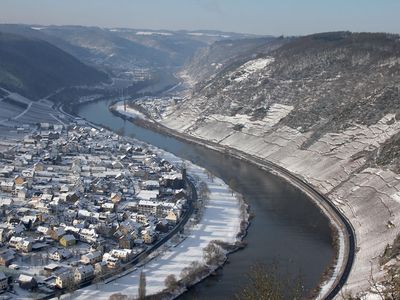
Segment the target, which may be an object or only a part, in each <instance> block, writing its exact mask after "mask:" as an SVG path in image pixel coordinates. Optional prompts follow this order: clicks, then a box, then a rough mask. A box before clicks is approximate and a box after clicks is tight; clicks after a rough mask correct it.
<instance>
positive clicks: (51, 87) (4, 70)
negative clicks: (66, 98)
mask: <svg viewBox="0 0 400 300" xmlns="http://www.w3.org/2000/svg"><path fill="white" fill-rule="evenodd" d="M106 80H107V75H106V74H104V73H102V72H99V71H97V70H96V69H93V68H92V67H89V66H87V65H85V64H83V63H82V62H80V61H79V60H77V59H76V58H74V57H73V56H71V55H70V54H67V53H66V52H64V51H62V50H60V49H59V48H57V47H55V46H53V45H51V44H49V43H48V42H46V41H43V40H39V39H34V38H26V37H23V36H20V35H14V34H9V33H2V32H0V86H2V87H4V88H6V89H9V90H12V91H16V92H18V93H20V94H22V95H24V96H27V97H28V98H31V99H38V98H41V97H45V96H47V95H48V94H50V93H52V92H54V91H56V90H58V89H60V88H63V87H68V86H74V85H90V84H96V83H99V82H101V81H106Z"/></svg>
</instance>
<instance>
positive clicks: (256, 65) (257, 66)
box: [234, 57, 274, 82]
mask: <svg viewBox="0 0 400 300" xmlns="http://www.w3.org/2000/svg"><path fill="white" fill-rule="evenodd" d="M273 61H274V58H273V57H266V58H258V59H254V60H251V61H248V62H247V63H245V64H244V65H243V66H241V67H240V68H239V69H238V71H236V72H235V73H239V74H241V75H240V76H239V77H236V78H235V79H234V81H236V82H241V81H243V80H245V79H247V78H248V77H249V76H250V75H251V74H253V73H255V72H257V71H259V70H262V69H264V68H265V67H266V66H268V65H269V64H271V63H272V62H273Z"/></svg>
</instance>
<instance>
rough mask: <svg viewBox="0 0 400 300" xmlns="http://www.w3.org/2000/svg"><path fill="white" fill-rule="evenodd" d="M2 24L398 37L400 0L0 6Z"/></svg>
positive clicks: (38, 0) (46, 1)
mask: <svg viewBox="0 0 400 300" xmlns="http://www.w3.org/2000/svg"><path fill="white" fill-rule="evenodd" d="M0 23H23V24H40V25H85V26H100V27H126V28H138V29H169V30H180V29H187V30H198V29H215V30H222V31H233V32H243V33H254V34H266V35H304V34H309V33H316V32H326V31H337V30H350V31H373V32H392V33H400V0H274V1H273V0H0Z"/></svg>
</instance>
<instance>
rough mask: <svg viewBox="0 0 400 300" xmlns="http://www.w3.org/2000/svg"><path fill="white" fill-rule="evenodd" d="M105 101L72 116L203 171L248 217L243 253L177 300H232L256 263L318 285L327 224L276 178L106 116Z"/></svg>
mask: <svg viewBox="0 0 400 300" xmlns="http://www.w3.org/2000/svg"><path fill="white" fill-rule="evenodd" d="M109 103H110V101H100V102H93V103H87V104H84V105H82V106H80V107H79V109H78V114H79V115H80V116H81V117H83V118H85V119H87V120H88V121H91V122H93V123H95V124H98V125H101V126H104V127H107V128H110V129H112V130H114V131H117V130H118V131H119V132H123V134H125V135H127V136H131V137H134V138H137V139H139V140H142V141H144V142H147V143H149V144H152V145H155V146H157V147H159V148H162V149H164V150H166V151H169V152H171V153H174V154H175V155H177V156H179V157H182V158H184V159H187V160H190V161H192V162H194V163H195V164H197V165H199V166H202V167H204V168H206V169H208V170H209V171H210V172H212V173H213V174H215V175H216V176H218V177H220V178H222V179H223V180H225V182H227V183H229V182H232V180H234V181H235V182H236V184H235V190H236V191H237V192H239V193H241V194H242V195H243V197H244V199H245V201H246V202H247V203H248V204H249V205H250V212H251V213H252V214H253V215H254V218H253V219H252V220H251V225H250V227H249V230H248V234H247V236H246V237H245V239H244V240H245V242H247V244H248V245H247V247H246V248H244V249H243V250H240V251H238V252H235V253H233V254H231V255H230V256H229V263H228V264H226V265H225V266H224V268H223V269H222V270H221V271H219V272H217V274H216V276H212V277H209V278H207V279H206V280H204V281H202V282H201V283H200V284H198V285H196V286H195V287H193V288H191V289H190V290H189V291H188V292H187V293H185V294H184V295H182V296H181V297H180V299H193V298H195V299H232V298H233V297H234V295H235V293H237V291H238V289H239V288H240V287H241V286H243V284H244V283H245V282H246V277H245V273H246V272H247V271H248V270H249V269H250V267H251V266H252V265H254V264H256V263H265V264H271V263H274V264H276V265H277V266H278V268H279V271H280V272H281V273H282V274H294V275H298V274H300V276H301V278H302V282H303V284H304V286H305V288H306V289H307V290H310V289H313V288H314V287H315V286H317V285H318V283H319V281H320V278H321V275H322V273H323V272H324V271H325V270H326V268H327V267H328V266H329V265H330V263H331V261H332V259H333V257H334V250H333V248H332V246H331V231H330V228H329V220H328V219H327V217H326V216H324V215H323V214H322V213H321V212H320V210H319V209H318V208H317V207H316V206H315V205H314V204H313V203H312V202H311V201H310V200H309V199H307V197H306V196H305V195H304V194H302V193H301V192H300V191H298V190H297V189H296V188H294V187H293V186H291V185H290V184H289V183H287V182H286V181H284V180H282V179H281V178H279V177H277V176H275V175H273V174H271V173H268V172H266V171H262V170H260V169H259V168H257V167H255V166H253V165H252V164H249V163H246V162H243V161H241V160H238V159H235V158H232V157H229V156H227V155H224V154H221V153H218V152H215V151H213V150H210V149H206V148H204V147H202V146H198V145H194V144H191V143H185V142H182V141H180V140H178V139H175V138H173V137H169V136H164V135H162V134H160V133H157V132H153V131H151V130H149V129H145V128H142V127H139V126H136V125H134V124H132V123H131V122H128V121H124V120H122V119H121V118H119V117H116V116H114V115H113V114H112V113H110V112H109V110H108V105H109Z"/></svg>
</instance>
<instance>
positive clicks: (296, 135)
mask: <svg viewBox="0 0 400 300" xmlns="http://www.w3.org/2000/svg"><path fill="white" fill-rule="evenodd" d="M184 107H185V108H184V109H180V110H179V109H178V110H176V111H175V112H173V113H171V114H169V115H168V116H165V118H164V119H163V120H162V121H161V123H162V124H163V125H165V126H167V127H169V128H171V129H173V130H176V131H177V132H183V133H186V134H189V135H191V136H193V137H196V138H200V139H204V140H208V141H213V142H216V143H218V144H219V145H221V146H225V147H229V148H233V149H237V150H240V151H243V152H245V153H248V154H250V155H252V156H254V157H256V158H260V159H265V160H268V161H272V162H274V163H276V164H277V165H279V166H282V167H284V168H285V169H287V170H289V171H291V172H292V173H294V174H296V175H297V176H299V177H301V178H303V179H304V180H305V181H306V182H308V183H310V184H311V185H313V186H314V187H315V188H316V189H317V190H319V191H321V192H322V193H324V194H325V195H327V196H328V197H329V198H330V199H331V200H332V201H333V202H334V203H335V204H336V206H337V207H338V208H339V209H340V210H341V211H342V212H343V213H344V215H345V216H347V218H348V219H349V220H350V222H351V223H352V225H353V227H354V230H355V233H356V243H357V244H356V247H357V252H356V256H355V261H354V265H353V268H352V271H351V273H350V276H349V278H348V281H347V285H346V286H345V290H349V291H351V292H352V293H353V294H355V293H357V292H360V291H365V290H367V289H369V287H370V276H371V270H372V272H373V274H374V276H375V278H376V279H379V276H381V275H382V272H381V271H380V265H379V256H380V255H381V254H382V253H383V252H384V249H385V247H386V245H387V244H391V243H392V242H393V240H394V238H395V237H396V235H397V234H398V230H397V229H396V228H399V227H400V201H399V199H400V197H399V195H400V176H399V175H398V174H396V173H394V172H392V171H390V170H384V169H381V168H378V167H375V168H369V169H368V168H367V169H366V168H365V162H366V157H365V156H363V155H362V153H363V151H372V150H373V149H376V148H377V147H379V145H380V144H382V143H383V142H385V141H386V140H387V139H389V138H390V137H392V136H393V135H394V134H396V133H397V132H399V131H400V121H398V120H397V119H396V118H395V116H394V115H393V114H388V115H386V116H384V117H383V118H382V119H381V120H380V121H379V122H377V123H376V124H374V125H371V126H365V125H360V124H354V125H353V126H352V127H351V128H348V129H346V130H343V131H341V132H337V133H327V134H325V135H323V136H322V137H320V138H319V139H318V140H317V141H316V142H315V143H313V144H312V145H311V146H310V147H308V148H307V149H304V148H302V147H301V145H302V144H303V143H304V142H305V141H306V140H307V139H308V138H309V137H310V134H311V133H310V132H306V133H303V132H300V131H299V130H297V129H294V128H290V127H288V126H284V125H279V124H278V121H279V119H281V118H283V117H284V116H285V115H287V114H288V113H289V112H290V110H291V107H289V106H281V107H280V106H277V105H276V104H275V105H273V106H272V107H271V108H270V110H269V111H268V112H267V116H266V118H265V119H264V120H261V121H255V122H254V121H251V120H250V119H249V118H248V117H246V116H240V115H239V116H235V117H227V116H224V117H219V116H217V115H209V116H202V114H201V112H199V109H198V107H197V106H196V105H195V104H193V105H190V104H189V105H186V106H184ZM277 111H278V112H279V113H277ZM269 116H270V120H269V119H268V118H269ZM199 118H201V119H199ZM239 124H240V125H244V127H243V128H242V129H241V130H235V125H239ZM271 125H272V126H273V127H272V126H271ZM360 154H361V155H360ZM391 224H393V225H391Z"/></svg>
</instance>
